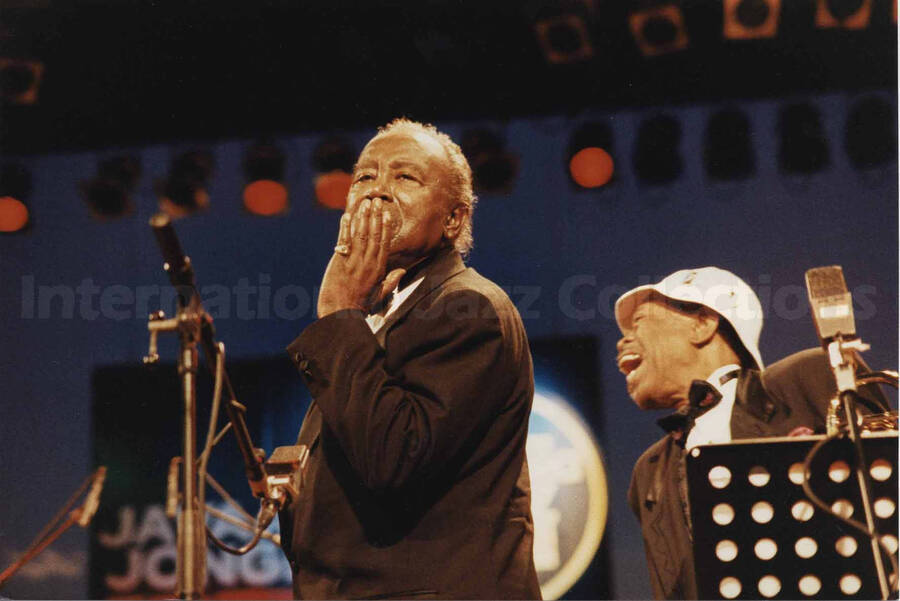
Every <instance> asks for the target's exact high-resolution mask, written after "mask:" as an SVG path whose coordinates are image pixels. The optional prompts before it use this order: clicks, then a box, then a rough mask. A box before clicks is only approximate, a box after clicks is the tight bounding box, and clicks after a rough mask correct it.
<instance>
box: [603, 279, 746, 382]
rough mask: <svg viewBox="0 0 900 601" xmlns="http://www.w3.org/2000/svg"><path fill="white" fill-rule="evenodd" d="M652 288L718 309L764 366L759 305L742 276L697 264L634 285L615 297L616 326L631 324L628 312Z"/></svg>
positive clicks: (680, 299) (629, 325) (625, 326)
mask: <svg viewBox="0 0 900 601" xmlns="http://www.w3.org/2000/svg"><path fill="white" fill-rule="evenodd" d="M651 292H656V293H658V294H661V295H662V296H665V297H666V298H670V299H672V300H676V301H682V302H686V303H694V304H697V305H703V306H704V307H708V308H710V309H712V310H713V311H715V312H716V313H718V314H719V315H720V316H721V317H723V318H724V319H725V320H726V321H727V322H728V323H729V324H731V327H732V328H734V331H735V333H737V335H738V338H739V339H740V341H741V344H743V345H744V349H745V350H746V351H747V352H748V353H750V355H751V356H752V357H753V360H754V361H756V365H757V367H758V368H759V369H762V368H763V361H762V356H761V355H760V354H759V334H760V332H761V331H762V324H763V315H762V305H760V303H759V299H758V298H757V297H756V293H755V292H753V289H752V288H750V286H748V285H747V284H745V283H744V281H743V280H742V279H741V278H739V277H737V276H736V275H734V274H733V273H731V272H730V271H725V270H724V269H719V268H718V267H700V268H698V269H682V270H681V271H676V272H675V273H673V274H672V275H670V276H668V277H666V278H664V279H662V280H661V281H660V282H659V283H657V284H647V285H644V286H638V287H637V288H633V289H631V290H629V291H628V292H626V293H625V294H623V295H622V296H620V297H619V300H617V301H616V309H615V311H616V323H617V324H619V329H621V330H622V331H625V330H627V329H629V328H630V327H631V316H632V315H633V314H634V311H635V309H637V306H638V305H639V304H640V303H641V302H643V301H644V300H646V298H647V297H648V296H650V293H651Z"/></svg>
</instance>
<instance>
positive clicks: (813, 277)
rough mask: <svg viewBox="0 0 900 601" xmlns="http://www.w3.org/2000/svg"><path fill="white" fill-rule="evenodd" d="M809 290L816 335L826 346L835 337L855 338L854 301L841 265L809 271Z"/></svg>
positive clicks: (807, 278)
mask: <svg viewBox="0 0 900 601" xmlns="http://www.w3.org/2000/svg"><path fill="white" fill-rule="evenodd" d="M806 290H807V292H808V294H809V304H810V308H811V309H812V318H813V322H814V323H815V324H816V332H818V334H819V338H820V339H821V340H822V342H823V344H827V342H828V341H830V340H833V339H834V338H843V339H850V338H856V323H855V320H854V318H853V300H852V299H851V297H850V291H848V290H847V283H846V282H845V281H844V270H843V269H841V267H840V265H832V266H830V267H816V268H814V269H810V270H809V271H807V272H806Z"/></svg>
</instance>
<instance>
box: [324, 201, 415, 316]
mask: <svg viewBox="0 0 900 601" xmlns="http://www.w3.org/2000/svg"><path fill="white" fill-rule="evenodd" d="M390 231H391V217H390V213H389V212H388V211H386V210H383V209H382V207H381V200H378V199H376V200H375V201H374V202H373V201H371V200H368V199H366V200H364V201H362V202H361V203H359V204H358V205H357V206H356V210H355V212H354V213H353V214H351V213H344V215H343V216H342V217H341V226H340V231H339V232H338V242H337V246H335V253H334V255H333V256H332V257H331V261H329V262H328V267H327V268H326V269H325V275H324V276H323V277H322V286H321V289H320V290H319V305H318V315H319V317H320V318H321V317H325V316H326V315H328V314H330V313H334V312H336V311H340V310H342V309H359V310H361V311H363V312H366V313H368V312H369V309H370V308H371V307H372V306H373V305H374V304H375V303H377V302H379V301H381V300H382V299H383V298H384V297H385V296H387V294H388V293H390V292H391V290H393V289H394V288H396V286H397V283H398V282H399V281H400V278H402V277H403V274H405V273H406V270H404V269H394V270H393V271H391V272H390V273H387V274H386V273H385V272H386V269H387V258H388V250H389V249H388V247H389V246H390V243H391V236H390V234H389V232H390Z"/></svg>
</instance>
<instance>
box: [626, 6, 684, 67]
mask: <svg viewBox="0 0 900 601" xmlns="http://www.w3.org/2000/svg"><path fill="white" fill-rule="evenodd" d="M628 24H629V26H630V27H631V34H632V35H633V36H634V41H635V42H636V43H637V45H638V48H640V50H641V52H642V53H643V54H644V56H657V55H660V54H667V53H669V52H676V51H678V50H683V49H684V48H687V46H688V35H687V30H686V29H685V27H684V15H683V14H682V13H681V8H680V7H678V6H677V5H675V4H662V5H659V6H652V7H649V8H645V9H643V10H639V11H636V12H633V13H631V14H630V15H628Z"/></svg>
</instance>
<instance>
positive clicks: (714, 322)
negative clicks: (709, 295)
mask: <svg viewBox="0 0 900 601" xmlns="http://www.w3.org/2000/svg"><path fill="white" fill-rule="evenodd" d="M719 319H720V318H719V314H718V313H716V312H715V311H712V310H711V309H708V308H706V307H703V306H701V307H700V310H699V311H697V313H696V315H694V323H693V325H692V326H691V343H693V344H694V345H696V346H704V345H706V344H708V343H709V342H710V341H711V340H712V339H713V337H714V336H715V335H716V332H717V331H718V330H719Z"/></svg>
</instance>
